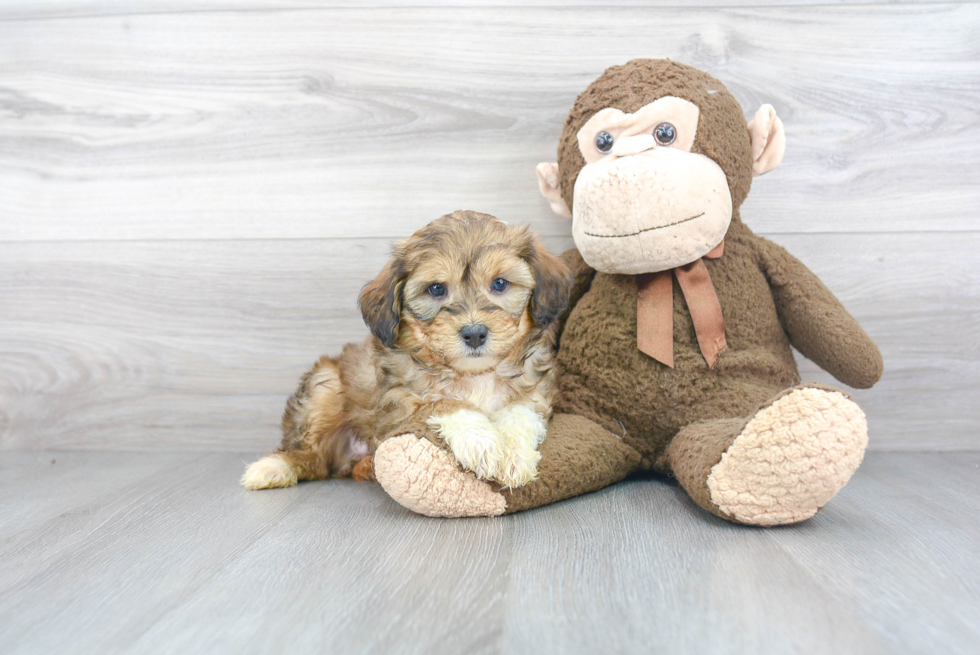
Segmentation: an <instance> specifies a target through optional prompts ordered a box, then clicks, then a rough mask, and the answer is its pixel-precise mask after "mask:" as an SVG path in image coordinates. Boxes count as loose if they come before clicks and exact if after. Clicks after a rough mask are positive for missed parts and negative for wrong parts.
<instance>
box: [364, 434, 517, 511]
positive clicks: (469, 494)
mask: <svg viewBox="0 0 980 655" xmlns="http://www.w3.org/2000/svg"><path fill="white" fill-rule="evenodd" d="M374 474H375V475H376V476H377V478H378V482H380V483H381V486H382V487H383V488H384V490H385V491H386V492H387V493H388V495H389V496H391V497H392V499H394V500H395V501H396V502H397V503H398V504H400V505H402V506H403V507H405V508H407V509H410V510H412V511H413V512H417V513H419V514H425V515H426V516H437V517H446V518H457V517H462V516H499V515H501V514H503V513H504V511H505V510H506V508H507V506H506V503H505V501H504V497H503V496H502V495H501V494H500V493H498V492H497V491H495V490H494V488H493V487H491V486H490V485H489V484H487V483H486V482H483V481H482V480H478V479H477V478H476V476H475V475H473V474H472V473H469V472H466V471H463V470H462V469H461V468H460V467H459V465H458V464H457V463H456V460H455V459H453V456H452V455H450V454H449V453H448V452H446V451H445V450H443V449H442V448H439V447H438V446H437V445H435V444H434V443H432V442H431V441H429V440H428V439H420V438H418V437H416V436H415V435H414V434H403V435H401V436H398V437H392V438H391V439H387V440H385V441H384V442H382V443H381V445H380V446H378V450H377V452H375V453H374Z"/></svg>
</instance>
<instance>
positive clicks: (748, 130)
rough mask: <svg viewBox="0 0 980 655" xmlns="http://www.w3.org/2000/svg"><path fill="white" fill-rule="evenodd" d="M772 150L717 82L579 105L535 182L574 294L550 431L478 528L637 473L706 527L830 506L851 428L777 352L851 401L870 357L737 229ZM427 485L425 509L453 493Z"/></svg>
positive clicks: (630, 84)
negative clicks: (564, 221) (848, 389)
mask: <svg viewBox="0 0 980 655" xmlns="http://www.w3.org/2000/svg"><path fill="white" fill-rule="evenodd" d="M784 147H785V138H784V135H783V130H782V123H781V122H780V120H779V119H778V118H777V117H776V113H775V110H774V109H773V108H772V107H771V106H768V105H763V107H762V108H761V109H759V110H758V111H757V112H756V113H755V116H754V118H753V119H752V120H751V121H750V122H748V123H747V122H746V120H745V116H744V114H743V112H742V108H741V107H740V106H739V104H738V102H737V101H736V100H735V98H734V97H733V96H732V95H731V94H730V93H729V92H728V91H727V90H726V89H725V87H724V85H722V84H721V82H719V81H718V80H716V79H715V78H713V77H711V76H710V75H708V74H707V73H705V72H703V71H699V70H697V69H695V68H691V67H690V66H685V65H683V64H678V63H677V62H673V61H668V60H643V59H639V60H634V61H631V62H629V63H627V64H626V65H624V66H615V67H613V68H610V69H608V70H607V71H606V72H605V73H603V74H602V76H600V77H599V78H598V79H597V80H596V81H594V82H593V83H592V84H590V85H589V87H588V88H587V89H586V90H585V91H584V92H583V93H582V94H581V95H580V96H579V97H578V99H577V100H576V101H575V105H574V107H573V108H572V110H571V112H570V113H569V115H568V119H567V120H566V122H565V126H564V129H563V131H562V135H561V141H560V143H559V146H558V161H557V162H556V163H545V164H541V165H539V166H538V175H539V185H540V189H541V191H542V193H543V194H544V196H545V198H546V199H547V200H548V201H549V203H550V204H551V206H552V208H553V209H554V210H555V211H556V212H558V213H559V214H561V215H563V216H566V217H569V218H571V219H572V225H571V230H572V236H573V238H574V240H575V245H576V246H577V250H572V251H569V252H568V253H566V254H565V255H564V259H565V261H566V263H567V264H568V265H569V268H570V269H571V270H572V271H573V273H574V276H575V284H574V287H573V291H572V296H571V303H570V304H571V307H572V308H571V310H570V312H569V314H568V316H567V319H563V320H564V329H563V331H562V333H561V347H560V350H559V354H558V367H559V370H560V374H559V382H558V387H559V393H558V395H557V398H556V401H555V412H556V413H555V417H554V420H553V421H552V422H551V425H550V427H549V431H548V439H547V441H545V442H544V444H543V445H542V447H541V455H542V458H541V462H540V465H539V469H538V471H539V475H538V479H537V480H536V481H535V482H533V483H531V484H529V485H527V486H525V487H522V488H520V489H514V490H505V491H494V490H492V489H491V490H490V491H492V492H493V493H495V494H496V496H492V495H490V496H487V498H496V503H495V504H493V503H490V502H489V501H488V500H487V498H484V500H483V503H484V505H485V507H486V508H487V509H486V510H485V513H499V512H500V511H501V510H500V507H503V508H504V509H503V510H502V511H506V512H514V511H518V510H522V509H527V508H530V507H536V506H539V505H543V504H545V503H549V502H554V501H555V500H559V499H561V498H567V497H569V496H573V495H576V494H580V493H585V492H587V491H591V490H594V489H598V488H601V487H603V486H605V485H608V484H612V483H613V482H616V481H617V480H619V479H621V478H623V477H624V476H625V475H627V474H628V473H630V472H631V471H634V470H637V469H646V470H652V471H657V472H660V473H664V474H667V475H671V476H673V477H675V478H677V480H678V481H679V482H680V484H681V486H682V487H683V488H684V489H685V490H686V491H687V492H688V494H689V495H690V497H691V499H692V500H694V501H695V502H696V503H697V504H698V505H700V506H701V507H702V508H704V509H705V510H707V511H709V512H712V513H713V514H715V515H717V516H720V517H722V518H725V519H727V520H730V521H735V522H739V523H745V524H751V525H767V526H768V525H781V524H788V523H796V522H798V521H803V520H806V519H808V518H809V517H811V516H813V515H814V514H816V513H817V511H819V510H820V508H822V507H823V506H824V505H825V504H826V503H827V502H828V501H830V499H831V498H833V496H834V495H835V494H836V493H837V492H838V491H840V489H841V488H843V486H844V485H845V484H846V483H847V481H848V480H849V479H850V477H851V474H852V473H853V472H854V471H855V469H856V468H857V467H858V465H859V464H860V463H861V458H862V456H863V454H864V449H865V446H866V444H867V438H868V433H867V423H866V420H865V416H864V413H863V412H862V411H861V408H860V407H859V406H858V405H857V404H856V403H855V402H854V401H853V400H852V399H851V398H850V397H849V396H848V394H846V393H845V392H843V391H840V390H837V389H834V388H831V387H827V386H825V385H819V384H813V383H804V384H800V375H799V371H798V370H797V367H796V362H795V361H794V358H793V351H792V348H791V346H795V347H796V348H797V349H798V350H799V351H800V352H801V353H802V354H803V355H804V356H806V357H808V358H810V359H812V360H813V361H814V362H816V363H817V364H819V365H820V366H821V367H823V368H824V369H826V370H827V371H828V372H830V373H831V374H833V375H834V377H836V378H837V379H838V380H840V381H841V382H843V383H844V384H847V385H850V386H852V387H858V388H867V387H870V386H872V385H873V384H874V383H875V382H877V380H878V379H879V377H880V376H881V373H882V358H881V353H880V352H879V351H878V348H877V347H876V346H875V344H874V342H872V341H871V339H870V338H869V337H868V335H867V334H866V333H865V332H864V330H862V329H861V327H860V325H858V323H857V321H855V320H854V318H853V317H852V316H851V315H850V314H849V313H848V312H847V310H846V309H845V308H844V307H843V305H842V304H841V303H840V302H839V301H838V300H837V299H836V298H835V297H834V295H833V294H832V293H831V292H830V290H828V289H827V287H826V286H824V285H823V284H822V283H821V282H820V280H819V279H818V278H817V277H816V276H815V275H814V274H813V273H812V272H811V271H809V270H808V269H807V268H806V266H804V265H803V263H801V262H800V261H799V260H798V259H796V258H795V257H793V256H792V255H791V254H790V253H788V252H787V251H786V250H784V249H783V248H781V247H780V246H778V245H776V244H775V243H772V242H771V241H768V240H766V239H764V238H762V237H759V236H757V235H755V234H753V232H752V231H751V230H750V229H749V228H748V226H746V225H745V224H744V223H743V222H742V220H741V216H740V212H739V209H740V205H741V204H742V202H743V201H744V200H745V197H746V196H747V195H748V193H749V188H750V185H751V183H752V177H753V175H761V174H763V173H765V172H767V171H769V170H772V169H773V168H775V167H776V166H777V165H778V164H779V162H780V160H781V159H782V156H783V151H784ZM400 439H404V438H400ZM392 441H393V442H394V441H395V440H392ZM395 445H396V443H390V445H389V444H386V445H385V446H386V447H385V448H384V449H383V450H380V451H379V452H378V457H377V458H376V466H375V468H376V470H377V471H378V479H379V480H380V481H381V483H382V484H384V485H386V486H385V488H386V489H388V488H389V487H391V488H392V489H394V488H396V484H395V481H394V480H393V479H389V470H395V471H396V472H397V469H394V467H391V466H386V462H387V461H388V460H389V459H396V458H397V456H398V455H399V451H398V450H395V448H394V447H395ZM397 445H399V447H400V449H401V450H403V451H406V452H407V451H409V450H410V448H418V447H419V446H418V445H417V444H415V445H413V444H411V443H409V442H408V441H407V440H403V441H399V442H397ZM430 468H431V467H430ZM402 469H403V470H404V474H403V475H404V477H405V478H406V479H411V480H415V479H422V480H423V481H424V480H426V479H427V478H421V477H420V476H418V474H417V472H416V471H415V470H414V469H413V468H412V467H411V466H407V465H406V466H403V467H402ZM427 470H428V469H427ZM442 472H443V473H442V476H443V477H442V478H441V479H439V480H434V483H436V484H434V485H433V486H434V487H435V488H436V491H438V488H440V487H447V486H449V485H450V482H449V481H448V480H449V479H451V478H452V477H453V476H455V475H457V472H456V471H455V470H454V469H451V468H448V467H443V468H442ZM458 475H460V476H461V475H463V474H462V473H459V474H458ZM460 484H461V483H460ZM403 486H405V485H403ZM457 486H459V484H457ZM485 486H487V487H489V485H485ZM409 488H410V491H411V493H410V494H406V495H404V496H402V497H401V500H402V502H403V504H405V505H406V506H407V507H409V508H412V509H416V508H419V507H421V508H422V509H421V510H418V511H424V512H425V513H427V514H440V507H439V504H440V502H442V503H443V504H445V501H440V500H439V496H438V493H431V492H430V491H429V490H428V489H426V488H425V487H424V485H422V484H415V485H414V486H410V487H409ZM389 493H391V492H389ZM392 495H394V494H392ZM474 513H475V512H474ZM444 514H445V515H455V505H454V506H453V512H452V513H450V512H444Z"/></svg>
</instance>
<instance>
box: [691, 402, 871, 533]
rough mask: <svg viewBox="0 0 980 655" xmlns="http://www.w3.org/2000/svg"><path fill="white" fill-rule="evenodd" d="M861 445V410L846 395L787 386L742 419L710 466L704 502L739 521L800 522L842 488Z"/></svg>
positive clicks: (863, 442) (861, 451) (863, 443)
mask: <svg viewBox="0 0 980 655" xmlns="http://www.w3.org/2000/svg"><path fill="white" fill-rule="evenodd" d="M867 444H868V425H867V421H866V419H865V416H864V412H862V411H861V408H860V407H858V406H857V404H856V403H854V402H853V401H852V400H850V399H849V398H848V397H847V396H845V395H844V394H842V393H840V392H838V391H828V390H825V389H814V388H797V389H794V390H793V391H790V392H789V393H787V394H786V395H784V396H781V397H779V398H778V399H777V400H776V401H775V402H773V403H772V404H771V405H769V406H768V407H765V408H763V409H762V410H760V411H759V412H758V413H757V414H756V415H755V416H753V417H752V418H751V419H749V421H748V422H747V423H746V424H745V427H744V428H742V431H741V432H740V433H739V435H738V436H737V437H736V438H735V441H734V442H732V445H731V446H729V447H728V450H726V451H725V453H724V454H722V456H721V461H719V462H718V463H717V464H715V465H714V466H713V467H712V468H711V473H710V475H709V476H708V489H709V490H710V492H711V500H712V501H713V502H714V503H715V504H716V505H717V506H718V508H719V509H721V511H722V512H723V513H724V514H727V515H728V516H730V517H731V518H733V519H734V520H736V521H739V522H741V523H748V524H751V525H767V526H768V525H786V524H789V523H797V522H799V521H803V520H806V519H808V518H810V517H811V516H813V515H814V514H816V513H817V511H818V510H819V509H820V508H821V507H823V506H824V505H825V504H826V503H827V502H828V501H829V500H830V499H831V498H833V497H834V495H836V494H837V492H838V491H840V490H841V488H842V487H843V486H844V485H845V484H847V481H848V480H849V479H850V478H851V474H853V473H854V471H855V470H857V467H858V466H859V465H860V464H861V460H862V458H863V457H864V449H865V447H866V446H867Z"/></svg>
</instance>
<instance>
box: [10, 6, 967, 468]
mask: <svg viewBox="0 0 980 655" xmlns="http://www.w3.org/2000/svg"><path fill="white" fill-rule="evenodd" d="M412 4H417V3H414V2H407V1H406V2H387V3H382V2H368V3H360V2H325V3H317V2H312V1H311V0H293V1H291V2H289V3H277V2H274V1H273V0H147V1H145V2H140V3H131V2H128V1H127V0H87V1H79V2H69V1H68V0H8V1H6V2H0V448H5V449H18V448H38V449H46V448H85V449H158V450H172V449H200V450H204V449H222V450H248V449H255V450H261V449H265V448H269V447H272V446H273V445H274V444H275V443H276V442H277V439H278V434H277V423H278V417H279V414H280V411H281V409H282V405H283V401H284V400H285V397H286V396H287V395H288V394H289V393H290V392H291V390H292V388H293V386H294V384H295V382H296V380H297V378H298V376H299V375H300V374H301V373H302V372H303V371H304V370H305V368H306V367H307V366H308V365H309V364H310V363H311V362H312V361H313V360H314V359H315V358H316V357H317V356H318V355H319V354H320V353H323V352H332V351H336V350H337V349H339V347H340V346H341V345H342V344H343V343H344V342H346V341H348V340H352V339H357V338H360V337H361V336H363V335H364V334H366V330H365V328H364V327H363V325H362V324H361V320H360V317H359V315H358V313H357V311H356V308H355V299H356V294H357V291H358V289H359V288H360V286H361V285H362V284H363V283H364V282H365V281H366V280H368V279H369V278H370V277H372V276H373V275H374V274H375V273H376V272H377V271H378V270H379V268H380V266H381V264H382V262H383V260H384V258H385V254H386V250H387V248H388V247H389V243H390V241H391V240H392V239H394V238H398V237H402V236H405V235H407V234H408V233H410V232H411V231H413V230H415V229H416V228H418V227H419V226H421V225H423V224H424V223H426V222H428V221H429V220H431V219H433V218H436V217H438V216H440V215H442V214H444V213H447V212H449V211H452V210H455V209H460V208H467V209H476V210H480V211H485V212H489V213H492V214H495V215H497V216H498V217H500V218H503V219H505V220H508V221H511V222H520V221H527V222H530V223H531V224H532V225H533V226H534V227H535V228H536V229H537V230H539V231H540V232H541V233H542V234H543V235H545V237H546V242H547V243H548V245H549V246H551V247H552V248H553V249H556V250H560V249H564V248H566V247H569V246H570V245H571V239H570V238H569V225H568V223H567V222H566V221H564V220H563V219H560V218H557V217H555V216H553V215H551V213H550V211H549V210H548V207H547V204H546V203H545V202H544V201H543V200H541V199H540V198H539V197H538V193H537V187H536V182H535V177H534V166H535V164H537V163H538V162H539V161H546V160H553V159H554V157H555V147H556V143H557V137H558V133H559V131H560V128H561V124H562V121H563V119H564V116H565V114H566V112H567V111H568V109H569V107H570V105H571V103H572V101H573V100H574V98H575V96H576V94H577V93H578V92H579V91H581V90H582V89H583V88H584V86H585V85H586V84H587V83H588V82H589V81H590V80H592V79H593V78H594V77H596V76H597V75H598V74H599V73H600V72H601V71H602V70H603V69H604V68H605V67H607V66H609V65H612V64H616V63H622V62H625V61H627V60H629V59H631V58H634V57H664V56H666V57H671V58H673V59H676V60H679V61H682V62H685V63H689V64H692V65H695V66H698V67H701V68H703V69H705V70H707V71H709V72H711V73H712V74H714V75H715V76H716V77H718V78H720V79H721V80H722V81H723V82H725V84H726V85H727V86H728V88H729V89H731V90H732V92H733V93H734V94H735V95H736V96H737V97H738V98H739V100H740V101H741V102H742V104H743V106H744V107H745V110H746V113H747V115H750V114H751V113H752V112H754V110H755V108H756V107H757V106H758V105H759V104H760V103H762V102H770V103H772V104H773V105H774V106H775V107H776V109H777V111H778V112H779V115H780V116H781V117H782V118H783V121H784V122H785V125H786V130H787V134H788V142H789V146H788V151H787V156H786V159H785V160H784V163H783V165H782V167H780V168H779V169H778V170H776V171H775V172H773V173H770V174H769V175H767V176H765V177H764V178H758V179H757V180H756V183H755V185H754V188H753V191H752V194H751V195H750V196H749V199H748V201H747V202H746V204H745V205H744V206H743V210H742V215H743V217H744V219H745V220H746V222H747V223H748V224H749V225H750V226H751V227H752V228H753V229H755V230H756V231H757V232H760V233H762V234H764V235H766V236H769V237H770V238H772V239H774V240H776V241H777V242H779V243H781V244H783V245H785V246H787V247H788V248H789V249H790V250H791V251H792V252H794V253H795V254H796V255H798V256H799V257H800V258H801V259H802V260H803V261H804V262H805V263H806V264H808V265H809V266H810V267H811V268H812V269H813V270H815V271H816V272H817V273H818V274H819V275H820V276H822V277H823V279H824V280H825V281H826V282H827V284H828V285H829V286H830V287H831V288H832V289H833V290H834V291H835V292H836V293H837V294H838V295H839V297H840V298H841V299H842V300H843V301H844V303H845V304H846V305H847V306H848V308H849V309H850V310H851V311H852V312H853V313H854V314H855V315H856V316H857V317H858V318H859V319H860V320H861V321H862V322H863V324H864V325H865V327H866V329H867V330H868V332H869V333H870V334H871V335H872V336H873V337H874V338H875V339H876V340H877V341H878V343H879V344H880V346H881V348H882V350H883V351H884V354H885V360H886V368H887V372H886V374H885V378H884V379H883V380H882V382H881V383H880V384H879V385H878V386H877V387H876V388H875V389H873V390H870V391H866V392H858V393H856V396H857V398H858V399H859V401H860V402H861V403H862V405H863V406H864V407H865V409H866V411H867V413H868V415H869V419H870V424H871V440H872V441H871V447H872V448H874V449H879V450H957V449H960V450H963V449H977V448H980V434H978V432H980V428H978V426H980V366H978V358H980V348H978V342H980V267H978V263H980V220H978V219H980V6H978V5H977V4H973V3H870V4H869V3H853V4H852V3H847V2H844V3H839V4H813V3H810V2H805V1H803V2H788V1H787V0H778V2H776V1H770V0H754V1H753V2H752V4H753V5H755V6H740V5H744V4H745V3H743V2H738V1H737V0H731V1H729V0H722V1H721V2H716V3H713V4H716V5H718V6H714V7H706V6H700V7H687V6H677V4H678V3H674V4H670V5H664V4H663V3H655V4H647V3H640V2H623V3H620V4H622V5H624V6H620V7H616V8H605V9H604V8H596V7H591V6H586V5H585V4H583V3H579V2H573V3H563V4H566V5H574V6H540V7H533V8H529V7H503V6H501V7H492V6H489V5H491V4H515V5H519V4H521V3H518V2H514V3H488V2H481V3H479V5H480V6H475V5H462V4H461V5H460V6H444V7H432V8H428V7H411V6H409V5H412ZM539 4H552V3H539ZM643 4H647V6H645V7H644V6H641V5H643ZM683 4H685V3H684V2H683V1H681V2H680V5H683ZM692 4H693V3H692ZM698 4H703V3H698ZM347 5H349V6H347ZM402 5H404V6H402ZM629 5H635V6H629ZM790 5H792V6H790ZM134 6H138V7H139V9H138V10H134V9H133V7H134ZM801 365H802V368H803V372H804V376H805V377H806V378H810V379H820V380H829V379H830V378H829V376H827V375H826V374H824V373H822V372H821V371H819V370H818V369H816V368H815V367H814V366H813V365H812V364H809V363H807V362H801Z"/></svg>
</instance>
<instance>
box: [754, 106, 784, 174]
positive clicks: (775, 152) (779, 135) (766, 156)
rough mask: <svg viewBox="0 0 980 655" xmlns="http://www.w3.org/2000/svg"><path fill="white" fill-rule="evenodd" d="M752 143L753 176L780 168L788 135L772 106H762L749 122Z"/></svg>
mask: <svg viewBox="0 0 980 655" xmlns="http://www.w3.org/2000/svg"><path fill="white" fill-rule="evenodd" d="M748 127H749V139H750V140H751V141H752V174H753V175H762V174H763V173H768V172H769V171H771V170H772V169H774V168H776V167H777V166H779V162H781V161H783V154H784V153H785V152H786V133H785V132H783V121H781V120H779V116H777V115H776V110H775V109H773V107H772V105H762V106H761V107H759V111H757V112H755V117H754V118H753V119H752V120H751V121H749V126H748Z"/></svg>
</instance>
